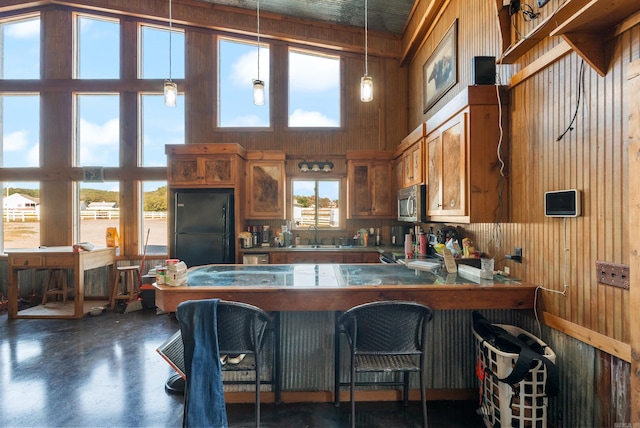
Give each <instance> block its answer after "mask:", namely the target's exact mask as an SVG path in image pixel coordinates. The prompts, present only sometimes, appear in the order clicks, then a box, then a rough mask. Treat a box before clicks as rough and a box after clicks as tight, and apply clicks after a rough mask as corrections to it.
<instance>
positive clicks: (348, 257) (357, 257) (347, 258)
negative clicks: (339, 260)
mask: <svg viewBox="0 0 640 428" xmlns="http://www.w3.org/2000/svg"><path fill="white" fill-rule="evenodd" d="M344 262H345V263H362V253H356V252H351V251H350V252H348V253H344Z"/></svg>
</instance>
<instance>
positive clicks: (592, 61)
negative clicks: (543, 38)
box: [550, 0, 640, 76]
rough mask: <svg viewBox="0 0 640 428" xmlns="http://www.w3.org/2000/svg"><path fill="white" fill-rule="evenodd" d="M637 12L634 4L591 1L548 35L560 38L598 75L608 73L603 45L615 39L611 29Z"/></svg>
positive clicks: (625, 0)
mask: <svg viewBox="0 0 640 428" xmlns="http://www.w3.org/2000/svg"><path fill="white" fill-rule="evenodd" d="M638 11H640V1H638V0H614V1H611V0H609V1H605V0H591V1H590V2H589V3H588V4H587V5H585V6H584V7H583V8H581V9H580V10H579V11H577V12H576V13H575V14H573V15H572V16H571V17H570V18H569V19H567V20H566V21H565V22H563V23H562V24H561V25H559V26H558V28H556V29H555V30H553V31H552V32H551V34H550V35H551V36H558V35H560V36H562V38H563V39H564V40H565V41H566V42H567V43H569V45H571V47H572V48H573V50H574V51H576V52H577V53H578V55H580V56H581V57H582V58H583V59H584V60H585V61H586V62H587V63H588V64H589V65H590V66H591V67H593V68H594V69H595V70H596V71H597V72H598V74H600V75H601V76H604V75H606V74H607V70H608V69H609V61H610V55H609V54H608V53H607V52H606V50H605V43H606V42H607V41H608V40H610V39H611V38H612V37H614V36H615V34H616V31H615V27H616V26H617V25H618V24H619V23H620V22H623V21H624V20H625V19H627V18H628V17H630V16H632V15H633V14H634V13H637V12H638Z"/></svg>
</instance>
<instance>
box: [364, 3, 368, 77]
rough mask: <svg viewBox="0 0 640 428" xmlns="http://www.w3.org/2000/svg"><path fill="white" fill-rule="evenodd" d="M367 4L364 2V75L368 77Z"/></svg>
mask: <svg viewBox="0 0 640 428" xmlns="http://www.w3.org/2000/svg"><path fill="white" fill-rule="evenodd" d="M368 9H369V4H368V0H364V75H365V76H368V75H369V35H368V32H369V22H368V21H369V10H368Z"/></svg>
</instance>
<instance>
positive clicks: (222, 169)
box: [169, 155, 236, 187]
mask: <svg viewBox="0 0 640 428" xmlns="http://www.w3.org/2000/svg"><path fill="white" fill-rule="evenodd" d="M235 168H236V163H235V158H232V157H230V156H224V155H223V156H215V155H211V156H186V155H185V156H173V157H172V158H171V159H170V161H169V182H170V183H171V185H172V186H185V185H189V186H205V185H206V186H207V187H217V186H233V185H235V181H236V174H235Z"/></svg>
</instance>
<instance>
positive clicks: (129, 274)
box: [111, 266, 140, 310]
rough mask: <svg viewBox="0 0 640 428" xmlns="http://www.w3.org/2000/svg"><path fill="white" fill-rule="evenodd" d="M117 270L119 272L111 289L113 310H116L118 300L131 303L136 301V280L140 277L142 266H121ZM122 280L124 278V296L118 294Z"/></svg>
mask: <svg viewBox="0 0 640 428" xmlns="http://www.w3.org/2000/svg"><path fill="white" fill-rule="evenodd" d="M117 269H118V272H117V273H116V277H115V280H114V281H113V286H112V287H111V310H114V309H115V308H116V300H126V301H130V300H133V299H135V292H136V278H137V277H138V275H139V271H140V266H119V267H118V268H117ZM123 274H124V275H123ZM120 278H122V284H123V285H124V294H118V291H119V290H118V288H119V284H120Z"/></svg>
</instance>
